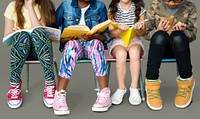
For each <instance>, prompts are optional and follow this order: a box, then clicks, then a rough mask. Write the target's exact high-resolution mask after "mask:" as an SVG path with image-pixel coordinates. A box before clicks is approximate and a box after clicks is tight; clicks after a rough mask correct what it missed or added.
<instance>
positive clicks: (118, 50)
mask: <svg viewBox="0 0 200 119" xmlns="http://www.w3.org/2000/svg"><path fill="white" fill-rule="evenodd" d="M111 53H112V56H113V57H114V58H116V73H117V80H118V88H119V89H122V90H124V89H125V88H126V86H125V83H124V82H125V77H126V60H127V49H126V48H125V47H124V46H121V45H117V46H115V47H114V48H113V50H112V52H111Z"/></svg>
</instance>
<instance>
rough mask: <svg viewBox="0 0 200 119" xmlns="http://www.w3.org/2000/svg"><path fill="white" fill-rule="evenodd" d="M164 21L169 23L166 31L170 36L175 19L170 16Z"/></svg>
mask: <svg viewBox="0 0 200 119" xmlns="http://www.w3.org/2000/svg"><path fill="white" fill-rule="evenodd" d="M166 20H167V21H168V22H169V26H170V27H169V30H168V31H167V33H168V34H169V35H170V34H171V33H172V31H173V25H174V23H175V22H176V19H175V18H174V16H170V17H168V18H166Z"/></svg>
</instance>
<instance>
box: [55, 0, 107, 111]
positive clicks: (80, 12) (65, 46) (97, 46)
mask: <svg viewBox="0 0 200 119" xmlns="http://www.w3.org/2000/svg"><path fill="white" fill-rule="evenodd" d="M56 13H57V18H56V26H57V27H60V28H62V30H63V28H66V27H68V26H70V25H77V24H80V25H87V26H88V27H90V29H91V28H92V27H93V26H95V25H97V24H99V23H101V22H103V21H105V20H107V10H106V6H105V5H104V4H103V3H102V2H100V1H98V0H68V1H65V2H63V3H61V5H60V6H59V7H58V9H57V11H56ZM108 36H109V35H108V31H105V32H103V33H99V32H97V33H95V34H94V35H86V34H84V35H83V36H82V37H83V38H84V39H85V40H78V39H76V38H75V37H70V38H65V39H61V45H60V51H64V54H63V57H62V59H61V64H60V72H59V77H58V88H57V90H56V93H55V98H54V104H53V109H54V114H55V115H66V114H69V113H70V110H69V108H68V106H67V103H66V91H65V90H66V88H67V85H68V82H69V80H70V78H71V76H72V73H73V71H74V68H75V64H76V61H77V60H78V59H80V58H89V59H91V61H92V64H93V69H94V71H95V73H96V76H97V79H98V83H99V86H100V92H99V93H98V95H97V100H96V102H95V103H94V105H93V107H92V110H93V111H107V110H108V109H109V107H110V106H111V99H110V89H109V88H108V83H107V67H106V61H105V57H104V45H103V42H105V41H106V40H107V39H108V38H109V37H108Z"/></svg>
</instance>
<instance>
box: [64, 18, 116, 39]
mask: <svg viewBox="0 0 200 119" xmlns="http://www.w3.org/2000/svg"><path fill="white" fill-rule="evenodd" d="M110 23H112V21H111V20H106V21H104V22H102V23H99V24H97V25H96V26H94V27H93V28H92V29H91V30H90V28H89V27H88V26H86V25H71V26H68V27H67V28H64V30H63V32H62V34H61V38H67V37H72V36H75V37H77V38H79V39H83V38H82V35H83V34H88V35H92V34H94V33H96V32H97V31H99V32H100V33H101V32H103V31H105V30H106V28H107V27H108V26H109V25H110Z"/></svg>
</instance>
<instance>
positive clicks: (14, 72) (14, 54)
mask: <svg viewBox="0 0 200 119" xmlns="http://www.w3.org/2000/svg"><path fill="white" fill-rule="evenodd" d="M29 50H30V36H29V34H28V33H25V32H20V33H17V34H16V35H15V36H13V41H12V45H11V50H10V53H11V54H10V88H9V92H8V94H7V96H8V101H7V104H8V106H9V107H10V108H13V109H14V108H18V107H20V106H21V104H22V96H21V82H20V81H21V79H20V74H21V71H22V67H23V65H24V63H25V61H26V58H27V56H28V54H29Z"/></svg>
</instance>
